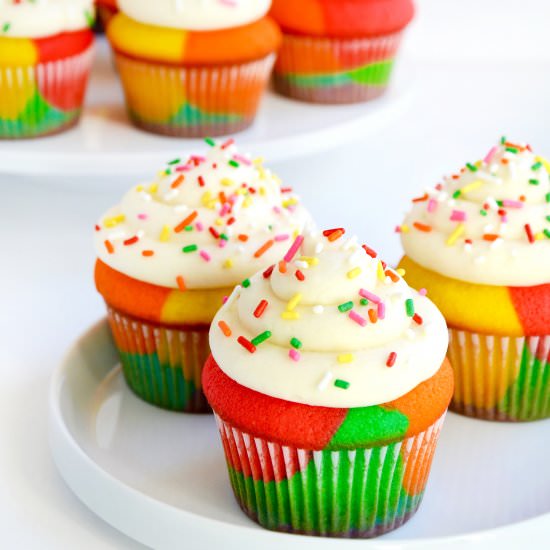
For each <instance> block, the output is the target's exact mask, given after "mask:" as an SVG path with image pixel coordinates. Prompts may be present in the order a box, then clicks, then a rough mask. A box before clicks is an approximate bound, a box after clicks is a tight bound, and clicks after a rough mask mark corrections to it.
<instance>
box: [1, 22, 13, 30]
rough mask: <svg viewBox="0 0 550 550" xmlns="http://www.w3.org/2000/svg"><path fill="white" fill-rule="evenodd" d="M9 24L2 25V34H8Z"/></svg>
mask: <svg viewBox="0 0 550 550" xmlns="http://www.w3.org/2000/svg"><path fill="white" fill-rule="evenodd" d="M10 27H11V23H4V25H3V26H2V32H8V31H9V30H10Z"/></svg>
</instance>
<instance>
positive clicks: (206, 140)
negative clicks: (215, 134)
mask: <svg viewBox="0 0 550 550" xmlns="http://www.w3.org/2000/svg"><path fill="white" fill-rule="evenodd" d="M204 141H205V143H206V144H207V145H210V147H214V145H216V142H215V141H214V140H213V139H212V138H209V137H207V138H204Z"/></svg>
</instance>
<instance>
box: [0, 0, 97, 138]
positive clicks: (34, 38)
mask: <svg viewBox="0 0 550 550" xmlns="http://www.w3.org/2000/svg"><path fill="white" fill-rule="evenodd" d="M93 22H94V9H93V0H49V1H47V2H46V1H44V0H35V1H32V0H19V1H17V0H0V139H2V138H4V139H17V138H29V137H37V136H44V135H48V134H54V133H57V132H61V131H62V130H66V129H67V128H70V127H71V126H74V125H75V124H76V122H77V121H78V118H79V116H80V112H81V109H82V103H83V101H84V93H85V90H86V84H87V80H88V75H89V72H90V69H91V65H92V54H93V40H94V36H93V33H92V31H91V30H90V26H91V25H92V24H93Z"/></svg>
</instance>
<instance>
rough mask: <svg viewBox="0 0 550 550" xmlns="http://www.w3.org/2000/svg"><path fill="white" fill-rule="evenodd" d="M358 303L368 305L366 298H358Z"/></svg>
mask: <svg viewBox="0 0 550 550" xmlns="http://www.w3.org/2000/svg"><path fill="white" fill-rule="evenodd" d="M359 303H360V304H361V305H362V306H368V305H369V301H368V300H367V299H366V298H361V299H360V300H359Z"/></svg>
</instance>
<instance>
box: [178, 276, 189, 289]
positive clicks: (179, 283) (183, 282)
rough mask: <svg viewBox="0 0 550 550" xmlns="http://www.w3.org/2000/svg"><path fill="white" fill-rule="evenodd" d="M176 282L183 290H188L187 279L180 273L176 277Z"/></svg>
mask: <svg viewBox="0 0 550 550" xmlns="http://www.w3.org/2000/svg"><path fill="white" fill-rule="evenodd" d="M176 283H177V284H178V288H179V289H180V290H181V291H182V292H185V291H186V290H187V287H186V286H185V281H184V280H183V277H182V276H181V275H178V276H177V277H176Z"/></svg>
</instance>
